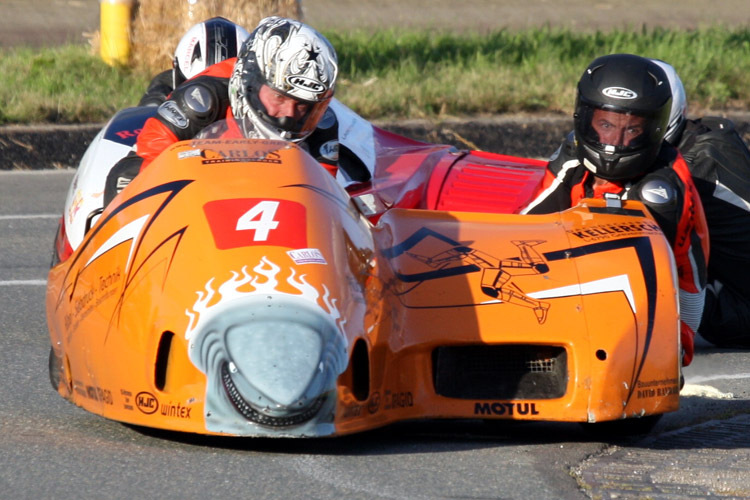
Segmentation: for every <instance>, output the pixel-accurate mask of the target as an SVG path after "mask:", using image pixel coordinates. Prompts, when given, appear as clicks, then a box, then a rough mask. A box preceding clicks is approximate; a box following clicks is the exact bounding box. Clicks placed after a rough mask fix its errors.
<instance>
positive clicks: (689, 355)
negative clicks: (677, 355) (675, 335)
mask: <svg viewBox="0 0 750 500" xmlns="http://www.w3.org/2000/svg"><path fill="white" fill-rule="evenodd" d="M680 343H681V344H682V366H688V365H689V364H690V363H691V362H692V361H693V354H694V353H695V332H694V331H693V329H692V328H690V326H688V324H687V323H685V322H684V321H680Z"/></svg>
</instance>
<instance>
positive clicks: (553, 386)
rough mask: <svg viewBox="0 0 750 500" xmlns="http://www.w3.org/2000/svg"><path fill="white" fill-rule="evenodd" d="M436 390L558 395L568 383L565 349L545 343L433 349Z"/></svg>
mask: <svg viewBox="0 0 750 500" xmlns="http://www.w3.org/2000/svg"><path fill="white" fill-rule="evenodd" d="M433 378H434V381H435V391H436V392H437V393H438V394H439V395H441V396H445V397H448V398H456V399H554V398H560V397H562V396H563V395H564V394H565V388H566V387H567V385H568V368H567V355H566V352H565V349H563V348H562V347H555V346H547V345H497V346H488V345H470V346H451V347H438V348H437V349H435V350H434V351H433Z"/></svg>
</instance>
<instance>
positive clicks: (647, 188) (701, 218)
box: [522, 134, 709, 366]
mask: <svg viewBox="0 0 750 500" xmlns="http://www.w3.org/2000/svg"><path fill="white" fill-rule="evenodd" d="M572 136H573V134H571V135H570V137H569V138H568V140H567V141H565V142H564V143H563V144H562V146H560V148H559V149H558V151H557V152H556V153H555V154H554V155H553V157H552V159H551V160H550V162H549V163H548V165H547V172H546V174H545V177H544V179H543V181H542V185H541V186H540V188H539V190H538V191H537V195H536V197H535V198H534V199H533V200H532V201H531V203H529V204H528V205H527V207H526V208H524V210H523V211H522V213H528V214H540V213H551V212H557V211H561V210H565V209H567V208H570V207H571V206H574V205H576V204H577V203H578V202H579V201H580V200H581V199H583V198H604V195H605V194H606V193H612V194H615V195H617V196H619V197H620V198H622V199H630V200H638V201H641V202H643V203H644V205H646V207H647V208H648V209H649V211H650V212H651V214H652V215H653V217H654V219H656V222H657V223H658V224H659V227H660V228H661V230H662V232H663V233H664V235H665V236H666V238H667V240H668V241H669V243H670V245H671V247H672V251H673V253H674V257H675V262H676V265H677V274H678V279H679V288H680V290H679V297H680V318H681V335H680V336H681V340H682V348H683V359H682V364H683V366H687V365H688V364H690V362H691V361H692V358H693V339H694V335H695V333H694V332H695V331H697V330H698V325H700V321H701V314H702V311H703V303H704V297H705V293H706V290H705V287H706V269H707V266H708V252H709V243H708V229H707V227H708V226H707V224H706V219H705V215H704V213H703V206H702V205H701V201H700V197H699V196H698V191H697V190H696V188H695V185H694V183H693V180H692V177H691V175H690V171H689V170H688V167H687V164H686V163H685V160H684V159H683V158H682V156H681V155H680V153H679V152H678V151H677V150H676V149H674V148H673V147H671V146H669V145H668V144H667V143H664V145H663V146H662V148H661V150H660V151H659V155H658V156H657V158H656V160H655V162H654V164H653V165H652V166H651V167H649V168H648V169H647V170H646V171H645V173H644V174H643V175H641V176H640V177H638V178H635V179H632V180H630V181H627V182H613V181H605V180H604V179H597V178H596V177H595V176H594V174H593V173H592V172H591V171H589V170H588V169H587V168H586V167H585V166H583V165H582V164H581V162H580V161H579V160H578V158H577V155H576V148H575V145H574V143H573V137H572Z"/></svg>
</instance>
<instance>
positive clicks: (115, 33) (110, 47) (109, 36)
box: [99, 0, 133, 66]
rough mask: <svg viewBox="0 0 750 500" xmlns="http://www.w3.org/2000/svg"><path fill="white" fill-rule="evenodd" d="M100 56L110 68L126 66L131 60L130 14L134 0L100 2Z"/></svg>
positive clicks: (102, 0) (104, 0)
mask: <svg viewBox="0 0 750 500" xmlns="http://www.w3.org/2000/svg"><path fill="white" fill-rule="evenodd" d="M99 7H100V10H99V16H100V25H99V35H100V37H101V42H100V43H101V47H100V54H101V56H102V59H103V60H104V62H105V63H107V64H109V65H110V66H118V65H119V66H124V65H126V64H127V63H128V60H129V59H130V12H131V9H132V7H133V0H99Z"/></svg>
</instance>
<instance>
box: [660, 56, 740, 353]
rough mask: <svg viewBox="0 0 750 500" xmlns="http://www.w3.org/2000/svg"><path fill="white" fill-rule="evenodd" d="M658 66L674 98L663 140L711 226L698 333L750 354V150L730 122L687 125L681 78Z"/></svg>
mask: <svg viewBox="0 0 750 500" xmlns="http://www.w3.org/2000/svg"><path fill="white" fill-rule="evenodd" d="M654 62H656V63H657V64H658V65H659V66H661V67H662V69H663V70H664V71H665V72H666V74H667V78H668V79H669V82H670V85H671V87H672V94H673V97H672V111H671V114H670V120H669V127H668V129H667V134H666V136H665V139H666V140H667V141H668V142H669V143H670V144H672V145H674V146H676V147H677V148H678V149H679V150H680V152H681V153H682V155H683V156H684V157H685V161H686V162H687V164H688V167H689V168H690V172H691V173H692V175H693V180H694V181H695V186H696V188H697V189H698V193H699V194H700V197H701V201H702V203H703V209H704V211H705V213H706V221H707V223H708V233H709V239H710V243H711V258H710V259H709V261H708V285H707V286H706V302H705V307H704V310H703V319H702V321H701V324H700V327H699V328H698V333H699V334H700V335H701V336H702V337H703V338H704V339H706V340H708V341H709V342H711V343H713V344H715V345H717V346H721V347H733V348H738V347H739V348H750V230H749V228H750V150H748V146H747V144H745V142H744V141H743V140H742V137H740V135H739V134H738V133H737V130H736V129H735V126H734V123H732V122H731V121H730V120H728V119H726V118H720V117H715V116H709V117H703V118H697V119H692V120H688V119H687V98H686V95H685V88H684V87H683V85H682V81H681V80H680V77H679V76H678V75H677V72H676V71H675V70H674V68H673V67H672V66H671V65H669V64H667V63H665V62H663V61H654Z"/></svg>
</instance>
